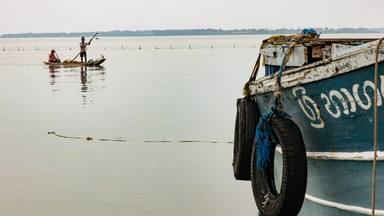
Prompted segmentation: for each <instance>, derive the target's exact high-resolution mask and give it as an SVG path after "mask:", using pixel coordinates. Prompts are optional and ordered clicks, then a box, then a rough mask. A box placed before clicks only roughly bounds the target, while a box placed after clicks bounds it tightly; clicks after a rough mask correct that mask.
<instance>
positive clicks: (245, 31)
mask: <svg viewBox="0 0 384 216" xmlns="http://www.w3.org/2000/svg"><path fill="white" fill-rule="evenodd" d="M313 29H315V30H316V31H317V32H318V33H325V34H333V33H382V32H383V33H384V28H313ZM302 30H303V29H301V28H296V29H293V28H279V29H267V28H261V29H233V30H223V29H212V28H208V29H169V30H136V31H131V30H124V31H120V30H115V31H103V32H99V35H98V36H99V37H129V36H188V35H189V36H197V35H263V34H297V33H300V32H301V31H302ZM93 34H94V32H72V33H65V32H58V33H19V34H3V35H0V38H34V37H81V36H86V37H92V36H93Z"/></svg>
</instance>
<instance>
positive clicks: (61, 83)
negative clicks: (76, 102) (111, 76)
mask: <svg viewBox="0 0 384 216" xmlns="http://www.w3.org/2000/svg"><path fill="white" fill-rule="evenodd" d="M48 69H49V84H50V85H51V86H52V91H54V92H57V91H68V90H71V91H73V90H74V91H75V92H80V93H81V97H82V99H83V105H86V104H89V103H92V100H90V99H89V97H92V94H96V93H97V92H98V91H100V90H103V89H105V84H104V81H105V68H104V67H102V66H96V67H85V66H84V67H83V66H82V67H73V66H62V65H60V66H56V65H50V66H48ZM79 76H80V84H81V86H80V90H79V89H78V84H79V81H78V80H79V79H78V77H79Z"/></svg>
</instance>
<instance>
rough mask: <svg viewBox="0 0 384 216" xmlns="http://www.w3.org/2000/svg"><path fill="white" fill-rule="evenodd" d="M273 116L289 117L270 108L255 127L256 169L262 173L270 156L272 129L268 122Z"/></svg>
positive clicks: (274, 108) (280, 111)
mask: <svg viewBox="0 0 384 216" xmlns="http://www.w3.org/2000/svg"><path fill="white" fill-rule="evenodd" d="M273 116H280V117H291V116H290V115H289V114H288V113H285V112H284V111H282V110H279V109H277V108H276V107H272V108H271V111H270V112H269V113H264V114H263V115H262V116H261V118H260V121H259V123H258V124H257V127H256V155H257V167H258V168H259V170H261V171H263V170H264V167H265V166H267V165H268V163H270V162H271V161H270V154H271V150H272V149H273V148H272V147H273V145H272V142H271V139H270V137H271V134H272V129H271V126H270V124H269V120H270V119H271V118H272V117H273Z"/></svg>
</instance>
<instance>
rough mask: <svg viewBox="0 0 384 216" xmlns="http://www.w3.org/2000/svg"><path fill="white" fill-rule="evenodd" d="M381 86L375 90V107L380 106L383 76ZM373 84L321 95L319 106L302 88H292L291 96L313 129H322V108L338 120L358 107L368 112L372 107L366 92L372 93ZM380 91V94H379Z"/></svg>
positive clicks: (355, 85)
mask: <svg viewBox="0 0 384 216" xmlns="http://www.w3.org/2000/svg"><path fill="white" fill-rule="evenodd" d="M380 80H381V86H380V89H379V88H378V89H377V106H381V105H382V104H383V102H382V93H384V75H381V76H380ZM374 89H375V84H374V83H373V82H372V81H369V80H367V81H365V82H364V84H363V86H360V85H359V84H354V85H353V86H352V89H350V90H348V89H346V88H341V89H340V90H331V91H329V93H321V94H320V98H321V102H322V103H323V104H322V106H319V105H318V104H317V103H316V102H315V101H314V100H313V99H312V98H310V97H309V96H307V95H306V93H307V91H306V89H305V88H304V87H302V86H296V87H294V88H292V93H293V95H294V96H295V97H296V98H297V102H298V103H299V105H300V108H301V110H302V111H303V113H304V114H305V116H307V118H308V119H309V120H310V121H311V125H312V127H314V128H323V127H324V126H325V124H324V122H323V120H322V119H321V117H320V110H324V109H321V108H322V107H323V108H325V110H326V111H327V112H328V113H329V114H330V115H331V116H332V117H333V118H340V116H341V115H350V114H352V113H355V112H356V111H357V109H358V108H359V107H360V108H361V109H364V110H368V109H370V108H371V107H372V106H373V97H372V98H371V97H370V96H369V95H368V93H367V92H369V90H370V91H371V92H374ZM380 91H381V93H380Z"/></svg>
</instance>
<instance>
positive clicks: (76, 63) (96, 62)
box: [43, 56, 106, 66]
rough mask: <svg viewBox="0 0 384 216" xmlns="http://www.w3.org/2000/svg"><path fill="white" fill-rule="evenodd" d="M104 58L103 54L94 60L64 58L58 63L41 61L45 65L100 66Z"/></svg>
mask: <svg viewBox="0 0 384 216" xmlns="http://www.w3.org/2000/svg"><path fill="white" fill-rule="evenodd" d="M105 60H106V58H104V56H102V57H100V58H98V59H96V60H92V59H91V60H89V61H88V62H80V61H71V60H70V59H69V60H65V61H63V62H60V63H53V62H47V61H44V62H43V63H44V64H46V65H63V66H100V65H101V64H102V63H103V62H105Z"/></svg>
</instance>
